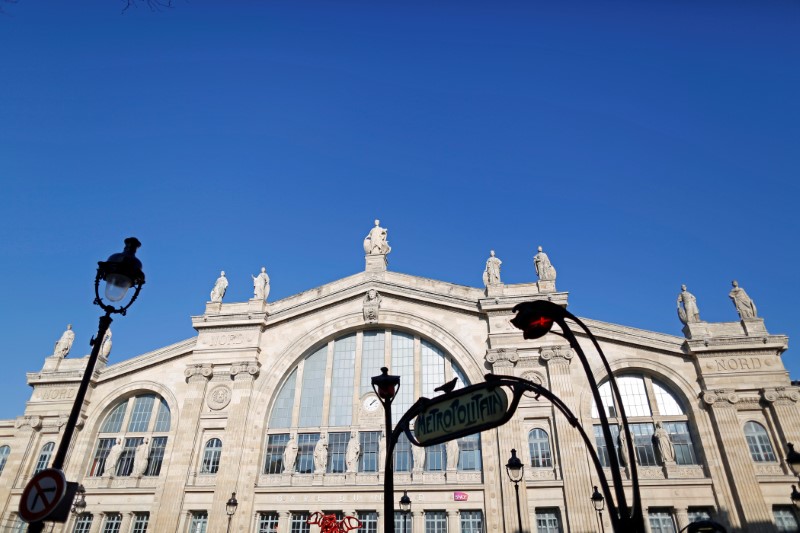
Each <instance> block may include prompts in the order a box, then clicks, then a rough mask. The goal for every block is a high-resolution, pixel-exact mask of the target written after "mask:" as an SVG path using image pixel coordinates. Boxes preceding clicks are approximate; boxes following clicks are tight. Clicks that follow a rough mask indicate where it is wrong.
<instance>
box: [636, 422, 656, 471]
mask: <svg viewBox="0 0 800 533" xmlns="http://www.w3.org/2000/svg"><path fill="white" fill-rule="evenodd" d="M630 429H631V437H633V445H634V450H635V451H636V459H637V461H639V464H640V465H642V466H658V463H657V462H656V452H655V448H654V447H653V432H654V431H655V427H654V426H653V424H649V423H648V424H630Z"/></svg>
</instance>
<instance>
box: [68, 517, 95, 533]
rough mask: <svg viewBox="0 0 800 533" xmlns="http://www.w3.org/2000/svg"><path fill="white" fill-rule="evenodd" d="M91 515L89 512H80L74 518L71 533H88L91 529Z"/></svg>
mask: <svg viewBox="0 0 800 533" xmlns="http://www.w3.org/2000/svg"><path fill="white" fill-rule="evenodd" d="M92 518H93V517H92V515H91V514H89V513H82V514H80V515H78V518H76V519H75V527H74V528H73V530H72V533H89V531H91V529H92Z"/></svg>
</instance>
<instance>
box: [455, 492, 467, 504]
mask: <svg viewBox="0 0 800 533" xmlns="http://www.w3.org/2000/svg"><path fill="white" fill-rule="evenodd" d="M467 500H469V494H467V493H466V492H454V493H453V501H454V502H465V501H467Z"/></svg>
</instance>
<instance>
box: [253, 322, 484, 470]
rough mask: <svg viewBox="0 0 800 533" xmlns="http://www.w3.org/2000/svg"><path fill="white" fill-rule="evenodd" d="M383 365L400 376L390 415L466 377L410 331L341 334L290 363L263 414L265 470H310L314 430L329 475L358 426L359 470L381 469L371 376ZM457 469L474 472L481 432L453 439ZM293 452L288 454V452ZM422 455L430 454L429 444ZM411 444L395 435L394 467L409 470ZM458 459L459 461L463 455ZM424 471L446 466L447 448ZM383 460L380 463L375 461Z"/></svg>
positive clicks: (341, 466)
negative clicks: (323, 445)
mask: <svg viewBox="0 0 800 533" xmlns="http://www.w3.org/2000/svg"><path fill="white" fill-rule="evenodd" d="M384 366H385V367H388V368H389V369H390V372H391V373H392V374H394V375H399V376H401V381H400V388H399V390H398V393H397V396H396V397H395V399H394V401H393V402H392V416H393V417H394V420H399V419H400V417H401V416H402V415H403V414H404V413H405V412H406V411H407V410H408V408H409V407H411V405H412V404H413V403H414V402H415V401H416V399H417V398H419V397H420V396H427V397H433V396H435V395H437V394H439V393H438V392H435V391H434V390H433V389H435V388H436V387H438V386H439V385H442V384H443V383H446V382H447V381H449V380H451V379H453V378H454V377H457V378H458V382H457V385H456V388H461V387H464V386H466V385H469V383H468V382H467V380H466V374H465V373H464V371H463V370H462V369H461V368H460V367H459V366H458V364H457V363H456V362H455V361H454V360H453V358H452V357H451V356H449V355H448V354H447V353H446V352H444V350H442V349H441V348H440V347H438V346H436V345H435V344H434V343H433V342H431V341H429V340H427V339H425V338H422V337H420V336H417V335H414V334H412V333H407V332H402V331H396V330H391V329H371V330H366V331H357V332H354V333H347V334H345V335H342V336H340V337H337V338H334V339H332V340H330V341H328V342H326V343H325V344H323V345H321V346H316V347H314V348H313V349H312V350H310V351H309V352H308V353H307V354H306V355H305V357H303V358H302V360H301V361H300V362H299V363H298V364H297V366H296V367H294V368H292V369H291V370H290V372H289V373H288V375H287V377H286V380H285V381H284V383H283V385H282V386H281V387H280V389H279V391H278V393H277V395H276V396H275V401H274V403H273V406H272V410H271V412H270V414H269V424H268V427H269V430H268V431H269V434H268V436H267V444H266V454H265V459H264V468H263V472H264V473H270V474H277V473H280V472H282V471H283V472H306V473H310V472H313V471H314V464H313V463H314V462H313V457H312V454H313V447H314V443H315V442H316V439H317V438H319V435H320V433H317V432H319V431H320V428H324V429H323V430H322V433H324V434H326V437H327V441H328V458H327V461H326V471H327V473H341V472H343V471H344V470H345V469H346V464H345V463H346V451H347V443H348V442H349V440H350V437H349V436H348V434H351V433H354V432H357V433H358V438H359V442H360V444H361V450H360V452H361V454H360V456H359V466H358V471H359V472H373V471H377V470H373V469H374V468H377V469H378V470H382V469H383V464H382V462H381V461H379V459H380V455H381V453H380V451H381V450H382V449H384V448H382V447H385V442H382V441H383V440H384V439H385V437H382V436H381V435H380V432H381V430H383V416H382V415H383V411H382V409H383V407H382V406H381V404H380V402H379V401H378V398H377V397H376V396H375V394H374V392H373V390H372V385H371V378H372V377H373V376H376V375H379V374H380V369H381V367H384ZM290 436H296V439H297V440H296V442H295V444H292V446H295V445H296V446H297V447H298V451H297V455H296V459H295V464H294V465H284V464H283V455H284V452H285V450H286V444H287V443H289V442H291V439H290ZM459 448H460V453H459V460H458V469H459V470H473V469H477V470H480V438H478V437H476V438H474V439H461V440H460V441H459ZM293 453H294V452H292V454H293ZM428 453H429V454H431V453H436V452H432V451H431V450H430V449H429V450H428ZM412 457H413V453H412V451H411V445H410V444H409V443H408V442H407V441H405V440H404V438H402V437H401V439H400V441H399V442H398V443H397V445H396V447H395V470H396V471H398V472H404V471H405V472H408V471H411V469H412V465H413V459H412ZM462 458H463V459H462ZM428 462H430V465H426V469H439V468H441V470H445V469H446V452H445V451H444V447H442V450H441V453H440V454H439V455H438V456H436V457H433V458H432V459H430V460H429V461H428ZM377 463H381V464H377Z"/></svg>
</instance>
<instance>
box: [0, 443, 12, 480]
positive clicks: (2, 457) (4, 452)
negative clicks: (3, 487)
mask: <svg viewBox="0 0 800 533" xmlns="http://www.w3.org/2000/svg"><path fill="white" fill-rule="evenodd" d="M10 453H11V448H10V447H9V446H0V474H2V473H3V469H5V467H6V461H8V454H10Z"/></svg>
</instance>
